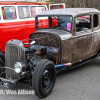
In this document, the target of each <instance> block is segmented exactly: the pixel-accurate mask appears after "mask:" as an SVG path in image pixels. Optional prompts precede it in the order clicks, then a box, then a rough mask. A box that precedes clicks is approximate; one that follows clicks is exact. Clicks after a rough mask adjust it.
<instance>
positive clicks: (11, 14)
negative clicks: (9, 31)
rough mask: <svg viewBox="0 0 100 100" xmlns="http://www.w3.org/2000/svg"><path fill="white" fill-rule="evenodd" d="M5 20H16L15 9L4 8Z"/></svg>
mask: <svg viewBox="0 0 100 100" xmlns="http://www.w3.org/2000/svg"><path fill="white" fill-rule="evenodd" d="M2 13H3V19H16V11H15V7H13V6H11V7H2Z"/></svg>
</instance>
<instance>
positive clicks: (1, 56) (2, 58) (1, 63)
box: [0, 52, 5, 74]
mask: <svg viewBox="0 0 100 100" xmlns="http://www.w3.org/2000/svg"><path fill="white" fill-rule="evenodd" d="M4 65H5V55H4V54H3V53H2V52H0V67H4ZM4 71H5V69H4V68H0V74H1V73H2V72H4Z"/></svg>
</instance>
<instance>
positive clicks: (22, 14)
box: [18, 6, 31, 18]
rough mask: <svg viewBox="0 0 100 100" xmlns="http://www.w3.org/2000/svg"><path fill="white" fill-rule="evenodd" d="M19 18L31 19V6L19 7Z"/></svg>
mask: <svg viewBox="0 0 100 100" xmlns="http://www.w3.org/2000/svg"><path fill="white" fill-rule="evenodd" d="M18 14H19V18H30V17H31V15H30V8H29V6H19V7H18Z"/></svg>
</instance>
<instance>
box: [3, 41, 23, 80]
mask: <svg viewBox="0 0 100 100" xmlns="http://www.w3.org/2000/svg"><path fill="white" fill-rule="evenodd" d="M16 41H17V43H16V42H15V41H12V42H11V41H10V42H8V43H7V44H6V46H5V66H6V67H9V68H6V69H5V71H6V74H7V76H8V77H9V78H12V79H16V78H18V77H19V74H17V73H15V71H14V70H11V69H10V68H12V69H13V68H14V64H15V63H16V62H25V50H24V47H23V44H22V42H21V41H18V40H16Z"/></svg>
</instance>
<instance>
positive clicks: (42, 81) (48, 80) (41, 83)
mask: <svg viewBox="0 0 100 100" xmlns="http://www.w3.org/2000/svg"><path fill="white" fill-rule="evenodd" d="M55 80H56V69H55V66H54V64H53V63H52V62H51V61H49V60H47V59H43V60H41V61H40V62H39V63H38V64H37V66H36V68H35V70H34V73H33V77H32V87H33V89H34V90H35V95H37V96H38V97H40V98H44V97H47V96H48V95H49V94H50V93H51V92H52V89H53V87H54V84H55Z"/></svg>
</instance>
